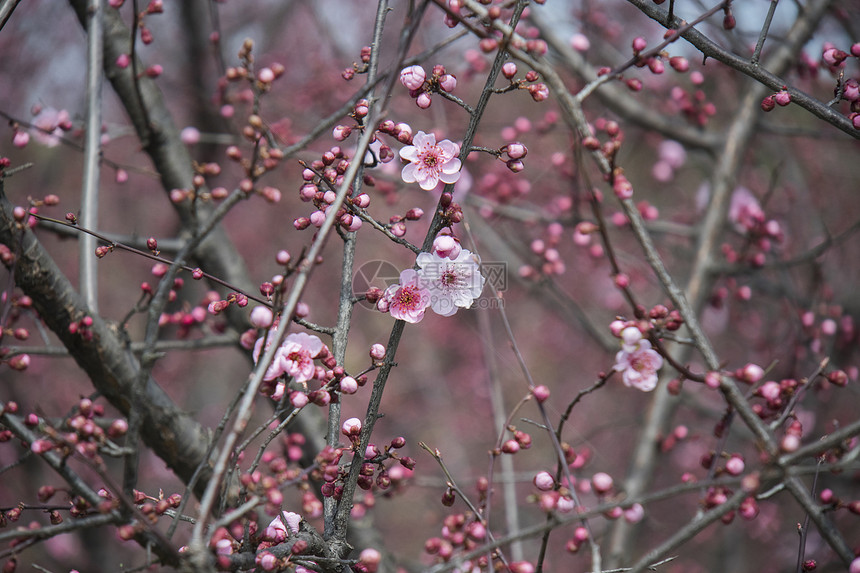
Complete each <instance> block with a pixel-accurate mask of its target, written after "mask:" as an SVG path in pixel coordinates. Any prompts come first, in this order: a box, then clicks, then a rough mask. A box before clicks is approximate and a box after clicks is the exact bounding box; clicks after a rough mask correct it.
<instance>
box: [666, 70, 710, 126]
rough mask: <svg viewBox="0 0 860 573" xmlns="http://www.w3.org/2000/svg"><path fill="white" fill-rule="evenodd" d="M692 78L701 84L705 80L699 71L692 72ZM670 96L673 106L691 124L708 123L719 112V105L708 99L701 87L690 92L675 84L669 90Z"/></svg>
mask: <svg viewBox="0 0 860 573" xmlns="http://www.w3.org/2000/svg"><path fill="white" fill-rule="evenodd" d="M690 80H691V81H692V83H693V84H694V85H699V84H701V83H702V82H703V81H704V77H703V76H702V74H701V73H699V72H693V73H692V74H690ZM669 96H670V102H671V103H672V106H673V107H674V108H675V109H676V110H677V111H679V112H680V113H681V114H682V115H683V116H684V118H686V120H687V121H688V122H689V123H690V124H692V125H695V126H697V127H705V126H706V125H708V122H709V121H710V118H711V117H713V116H714V115H716V113H717V106H716V105H715V104H714V103H713V102H710V101H708V99H707V95H706V94H705V92H704V91H703V90H701V89H699V88H696V89H694V90H691V91H689V92H688V91H687V90H685V89H684V88H682V87H681V86H675V87H673V88H672V89H671V91H670V92H669Z"/></svg>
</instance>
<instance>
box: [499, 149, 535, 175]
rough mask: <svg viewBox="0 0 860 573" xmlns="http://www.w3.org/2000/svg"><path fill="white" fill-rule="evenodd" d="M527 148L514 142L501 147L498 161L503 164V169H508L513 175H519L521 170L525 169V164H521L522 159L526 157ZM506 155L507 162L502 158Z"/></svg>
mask: <svg viewBox="0 0 860 573" xmlns="http://www.w3.org/2000/svg"><path fill="white" fill-rule="evenodd" d="M528 152H529V150H528V148H527V147H526V146H525V145H523V144H522V143H520V142H519V141H514V142H512V143H508V144H507V145H504V146H502V147H501V148H500V149H499V159H501V160H502V161H504V162H505V167H507V168H508V169H510V170H511V171H512V172H514V173H519V172H520V171H522V170H523V169H525V164H523V159H524V158H525V156H526V155H528ZM504 155H507V156H508V158H507V160H506V159H505V158H504V157H503V156H504Z"/></svg>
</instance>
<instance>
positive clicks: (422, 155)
mask: <svg viewBox="0 0 860 573" xmlns="http://www.w3.org/2000/svg"><path fill="white" fill-rule="evenodd" d="M459 153H460V146H458V145H457V144H456V143H453V142H451V141H448V140H447V139H443V140H442V141H440V142H439V143H436V136H434V135H433V134H432V133H424V132H423V131H419V132H418V133H416V134H415V136H414V137H413V138H412V145H407V146H406V147H403V148H402V149H401V150H400V157H402V158H403V159H405V160H406V161H409V162H410V163H409V164H408V165H406V166H405V167H404V168H403V172H402V174H401V176H402V177H403V181H405V182H406V183H418V184H419V185H420V186H421V188H422V189H424V190H425V191H430V190H431V189H433V188H434V187H436V185H438V184H439V181H442V182H443V183H455V182H456V181H457V179H459V178H460V160H459V159H458V158H457V155H458V154H459Z"/></svg>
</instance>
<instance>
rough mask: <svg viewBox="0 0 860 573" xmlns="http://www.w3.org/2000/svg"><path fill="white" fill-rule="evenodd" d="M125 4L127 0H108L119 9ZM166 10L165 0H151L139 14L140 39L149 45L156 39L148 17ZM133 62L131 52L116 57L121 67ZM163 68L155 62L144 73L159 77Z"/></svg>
mask: <svg viewBox="0 0 860 573" xmlns="http://www.w3.org/2000/svg"><path fill="white" fill-rule="evenodd" d="M123 4H125V0H108V5H109V6H110V7H112V8H117V9H119V8H120V7H122V5H123ZM163 12H164V2H163V0H150V2H149V4H148V5H147V7H146V8H144V9H143V10H141V11H140V13H139V14H138V26H137V28H138V30H139V31H140V41H141V42H142V43H143V44H144V45H146V46H148V45H149V44H151V43H152V41H153V40H154V38H153V36H152V30H151V29H150V28H149V27H148V26H147V25H146V18H147V16H150V15H152V14H161V13H163ZM130 64H131V56H130V55H129V54H126V53H123V54H120V55H119V56H118V57H117V59H116V66H117V67H118V68H120V69H125V68H127V67H128V66H129V65H130ZM163 71H164V70H163V68H162V67H161V66H160V65H159V64H153V65H150V66H148V67H147V68H146V70H145V71H144V74H145V75H146V76H148V77H150V78H157V77H158V76H160V75H161V73H162V72H163Z"/></svg>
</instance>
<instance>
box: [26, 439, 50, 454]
mask: <svg viewBox="0 0 860 573" xmlns="http://www.w3.org/2000/svg"><path fill="white" fill-rule="evenodd" d="M30 449H31V450H32V451H33V453H34V454H44V453H45V452H49V451H51V450H52V449H54V444H52V443H51V442H50V441H48V440H36V441H34V442H33V443H32V444H30Z"/></svg>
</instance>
